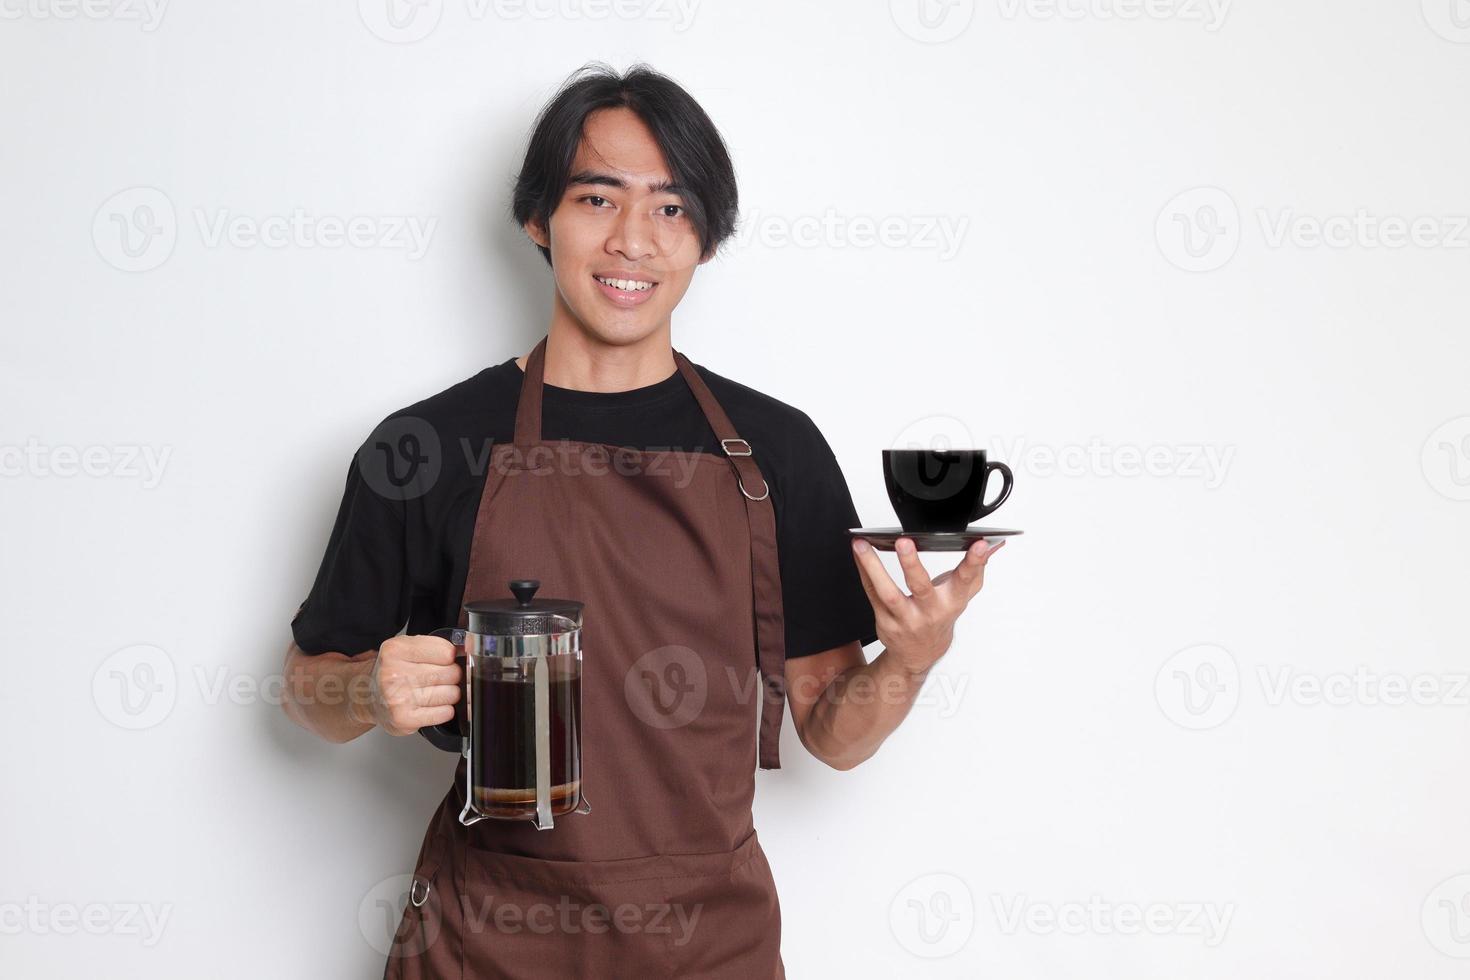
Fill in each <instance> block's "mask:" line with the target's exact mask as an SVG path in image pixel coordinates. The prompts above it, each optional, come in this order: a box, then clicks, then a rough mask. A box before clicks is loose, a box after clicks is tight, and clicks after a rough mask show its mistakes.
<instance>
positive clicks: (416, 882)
mask: <svg viewBox="0 0 1470 980" xmlns="http://www.w3.org/2000/svg"><path fill="white" fill-rule="evenodd" d="M420 885H422V886H423V888H422V889H420V888H419V886H420ZM428 900H429V883H428V882H427V881H425V880H424V879H423V878H420V877H418V876H417V875H415V876H414V879H413V884H412V885H409V886H408V901H409V903H410V904H411V905H413V907H414V908H416V909H417V908H423V906H424V903H425V902H427V901H428Z"/></svg>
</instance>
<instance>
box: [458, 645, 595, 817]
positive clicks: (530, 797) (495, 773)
mask: <svg viewBox="0 0 1470 980" xmlns="http://www.w3.org/2000/svg"><path fill="white" fill-rule="evenodd" d="M551 659H552V660H553V661H554V660H556V659H558V658H551ZM557 673H562V674H568V673H569V674H570V676H553V677H552V678H550V679H549V680H548V683H547V690H548V698H547V717H548V720H549V722H550V739H549V747H550V750H551V753H550V763H551V779H550V783H551V787H550V788H551V793H550V796H551V812H552V814H553V815H554V816H560V815H561V814H563V813H569V812H571V811H572V810H574V809H576V807H577V804H578V803H580V802H581V799H582V759H581V755H580V750H579V746H580V745H581V739H580V737H579V733H580V731H581V728H582V697H581V687H582V682H581V678H580V676H579V675H580V671H578V672H575V673H573V672H563V671H553V674H557ZM470 697H471V698H472V699H473V702H472V703H473V705H474V713H475V727H476V728H477V729H478V734H477V741H476V744H475V746H474V753H473V760H472V762H473V768H472V770H471V774H470V782H471V784H472V785H473V787H474V794H475V806H476V808H477V809H479V810H480V811H481V812H482V813H484V814H485V815H486V816H492V817H510V818H528V817H534V816H535V814H536V737H535V731H536V685H535V683H534V681H533V680H532V678H531V676H529V675H527V676H518V675H516V674H514V673H500V672H496V671H493V670H487V671H482V672H480V673H479V674H478V675H477V676H476V677H475V678H474V680H473V682H472V684H471V693H470Z"/></svg>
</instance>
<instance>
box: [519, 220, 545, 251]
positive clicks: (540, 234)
mask: <svg viewBox="0 0 1470 980" xmlns="http://www.w3.org/2000/svg"><path fill="white" fill-rule="evenodd" d="M521 230H522V231H524V232H525V233H526V237H527V238H529V239H531V241H533V242H535V243H536V244H537V245H540V246H541V247H542V248H550V247H551V235H549V234H547V231H546V226H545V225H543V224H542V223H541V221H540V220H539V219H537V218H534V217H533V218H530V219H528V220H527V221H526V223H525V224H523V225H521Z"/></svg>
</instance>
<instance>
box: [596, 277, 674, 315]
mask: <svg viewBox="0 0 1470 980" xmlns="http://www.w3.org/2000/svg"><path fill="white" fill-rule="evenodd" d="M592 281H593V282H595V283H597V288H598V289H599V290H601V291H602V294H603V295H604V296H606V297H607V298H608V299H610V300H612V301H613V302H614V303H615V304H617V305H618V306H625V307H626V306H639V305H641V304H643V303H646V302H648V298H649V297H650V296H652V295H653V291H654V290H655V289H657V288H658V283H657V282H655V281H654V280H651V279H633V278H627V279H624V278H619V277H616V276H600V275H596V274H593V276H592Z"/></svg>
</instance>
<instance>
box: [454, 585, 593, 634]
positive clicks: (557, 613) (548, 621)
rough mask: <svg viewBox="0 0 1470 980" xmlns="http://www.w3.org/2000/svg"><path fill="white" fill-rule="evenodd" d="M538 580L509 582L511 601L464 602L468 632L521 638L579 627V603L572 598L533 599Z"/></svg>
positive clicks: (538, 586) (581, 604) (580, 622)
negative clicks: (527, 635) (512, 596)
mask: <svg viewBox="0 0 1470 980" xmlns="http://www.w3.org/2000/svg"><path fill="white" fill-rule="evenodd" d="M539 588H541V581H540V580H539V579H534V578H517V579H511V580H510V591H511V593H512V594H513V595H514V598H512V599H478V600H476V601H474V602H467V603H465V607H464V609H465V613H466V614H467V618H468V622H467V623H466V624H465V625H466V627H467V628H468V629H469V631H470V632H471V633H480V634H487V633H488V634H494V635H496V636H523V635H526V634H535V633H563V632H565V631H566V630H568V629H570V628H577V629H580V628H581V626H582V607H583V603H581V602H578V601H577V600H576V599H550V598H542V599H537V598H536V597H535V596H536V590H537V589H539ZM568 621H570V624H571V625H570V626H569V625H568Z"/></svg>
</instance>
